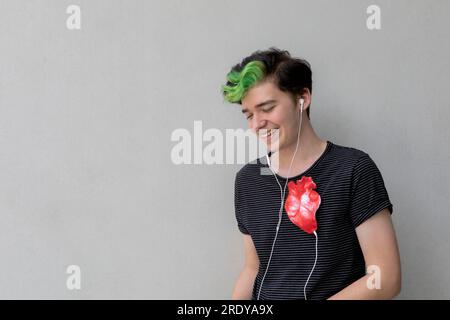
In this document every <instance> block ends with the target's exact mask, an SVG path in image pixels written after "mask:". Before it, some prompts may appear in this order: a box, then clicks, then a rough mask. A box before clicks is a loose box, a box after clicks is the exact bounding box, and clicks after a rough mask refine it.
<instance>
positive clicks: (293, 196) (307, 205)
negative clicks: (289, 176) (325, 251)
mask: <svg viewBox="0 0 450 320" xmlns="http://www.w3.org/2000/svg"><path fill="white" fill-rule="evenodd" d="M315 188H316V184H315V183H314V181H313V180H312V178H311V177H302V178H301V179H300V180H297V182H296V183H295V182H294V181H290V182H289V183H288V190H289V194H288V197H287V199H286V202H285V204H284V209H285V210H286V212H287V214H288V217H289V219H290V220H291V221H292V223H294V224H295V225H296V226H298V227H299V228H300V229H302V230H303V231H305V232H306V233H314V231H316V230H317V221H316V211H317V209H318V208H319V206H320V195H319V194H318V193H317V192H316V191H315V190H313V189H315Z"/></svg>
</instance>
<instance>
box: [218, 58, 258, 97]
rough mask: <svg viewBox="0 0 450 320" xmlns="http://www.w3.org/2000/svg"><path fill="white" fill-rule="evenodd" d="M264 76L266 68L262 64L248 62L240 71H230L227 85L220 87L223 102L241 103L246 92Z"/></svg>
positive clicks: (256, 61)
mask: <svg viewBox="0 0 450 320" xmlns="http://www.w3.org/2000/svg"><path fill="white" fill-rule="evenodd" d="M265 75H266V67H265V65H264V63H263V62H261V61H258V60H255V61H250V62H249V63H247V64H246V65H245V67H244V68H243V69H242V70H241V71H240V72H238V71H234V70H232V71H230V72H229V73H228V75H227V80H228V82H227V84H225V85H222V93H223V95H224V97H225V100H227V101H228V102H231V103H235V102H238V103H241V100H242V98H243V97H244V95H245V94H246V93H247V91H248V90H249V89H250V88H251V87H253V86H254V85H255V84H256V83H258V82H259V81H261V80H263V79H264V77H265Z"/></svg>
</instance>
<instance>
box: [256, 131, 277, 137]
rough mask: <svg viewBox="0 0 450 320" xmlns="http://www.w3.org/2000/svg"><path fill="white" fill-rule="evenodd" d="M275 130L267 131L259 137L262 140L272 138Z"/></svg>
mask: <svg viewBox="0 0 450 320" xmlns="http://www.w3.org/2000/svg"><path fill="white" fill-rule="evenodd" d="M275 130H276V129H268V130H267V131H266V132H265V133H263V134H261V135H260V137H261V138H262V139H267V138H269V137H271V136H272V134H273V133H274V132H275Z"/></svg>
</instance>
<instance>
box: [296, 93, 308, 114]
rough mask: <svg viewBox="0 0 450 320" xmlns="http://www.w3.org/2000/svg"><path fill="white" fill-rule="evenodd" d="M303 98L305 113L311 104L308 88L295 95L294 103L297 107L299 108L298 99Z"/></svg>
mask: <svg viewBox="0 0 450 320" xmlns="http://www.w3.org/2000/svg"><path fill="white" fill-rule="evenodd" d="M301 98H303V100H304V103H303V111H306V109H308V108H309V105H310V104H311V92H310V91H309V89H308V88H304V89H303V92H302V93H301V94H298V95H296V103H297V104H298V107H299V108H300V102H299V101H300V99H301Z"/></svg>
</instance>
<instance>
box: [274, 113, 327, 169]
mask: <svg viewBox="0 0 450 320" xmlns="http://www.w3.org/2000/svg"><path fill="white" fill-rule="evenodd" d="M296 145H297V137H295V139H294V141H293V143H292V144H290V145H287V146H284V147H283V148H281V149H280V150H279V151H278V157H271V158H273V160H274V161H273V166H275V168H278V170H276V171H277V174H279V175H281V176H284V177H286V176H288V175H289V176H294V175H298V174H300V173H302V172H303V171H305V170H306V169H308V168H309V167H310V166H311V165H312V164H313V163H314V162H315V161H316V160H317V159H318V158H319V157H320V155H321V154H322V153H323V151H324V150H325V148H326V145H327V142H326V141H325V140H322V139H320V137H319V136H318V135H317V134H316V133H315V132H314V129H313V127H312V125H311V122H310V121H309V119H307V118H306V117H304V118H303V122H302V126H301V132H300V139H299V143H298V147H297V152H296V153H295V149H296ZM294 153H295V157H294V159H293V160H292V157H293V156H294ZM277 158H278V159H277ZM277 161H278V162H279V166H277V165H278V163H277ZM291 161H292V167H291V170H290V172H289V166H290V164H291Z"/></svg>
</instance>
